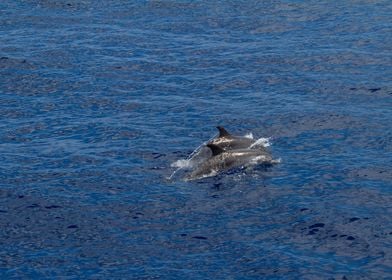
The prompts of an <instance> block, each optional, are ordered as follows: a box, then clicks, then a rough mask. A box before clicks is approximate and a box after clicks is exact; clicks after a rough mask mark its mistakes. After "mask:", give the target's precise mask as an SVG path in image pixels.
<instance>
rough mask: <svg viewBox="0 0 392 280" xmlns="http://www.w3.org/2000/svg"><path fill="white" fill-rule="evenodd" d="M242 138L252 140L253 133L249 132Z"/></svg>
mask: <svg viewBox="0 0 392 280" xmlns="http://www.w3.org/2000/svg"><path fill="white" fill-rule="evenodd" d="M244 137H245V138H249V139H253V133H252V132H249V133H247V134H245V135H244Z"/></svg>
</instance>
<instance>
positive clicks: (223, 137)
mask: <svg viewBox="0 0 392 280" xmlns="http://www.w3.org/2000/svg"><path fill="white" fill-rule="evenodd" d="M216 128H217V129H218V130H219V136H218V137H217V138H215V139H213V140H212V141H210V142H209V144H213V145H216V146H219V147H220V148H222V149H224V150H226V151H228V150H235V149H247V148H250V147H251V146H252V144H254V143H255V142H256V141H255V140H253V139H252V138H248V137H241V136H233V135H231V134H230V133H228V132H227V131H226V129H224V128H223V127H221V126H217V127H216Z"/></svg>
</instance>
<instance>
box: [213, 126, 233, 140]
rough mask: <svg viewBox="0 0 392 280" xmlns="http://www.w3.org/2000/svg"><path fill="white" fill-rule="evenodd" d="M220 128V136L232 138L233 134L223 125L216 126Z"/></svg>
mask: <svg viewBox="0 0 392 280" xmlns="http://www.w3.org/2000/svg"><path fill="white" fill-rule="evenodd" d="M216 128H217V129H218V130H219V138H231V137H232V136H231V134H230V133H228V132H227V130H226V129H224V128H223V127H222V126H217V127H216Z"/></svg>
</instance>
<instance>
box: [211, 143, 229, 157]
mask: <svg viewBox="0 0 392 280" xmlns="http://www.w3.org/2000/svg"><path fill="white" fill-rule="evenodd" d="M207 147H208V148H210V150H211V152H212V155H213V156H217V155H220V154H221V153H223V152H224V151H225V150H223V149H222V148H221V147H219V146H218V145H215V144H207Z"/></svg>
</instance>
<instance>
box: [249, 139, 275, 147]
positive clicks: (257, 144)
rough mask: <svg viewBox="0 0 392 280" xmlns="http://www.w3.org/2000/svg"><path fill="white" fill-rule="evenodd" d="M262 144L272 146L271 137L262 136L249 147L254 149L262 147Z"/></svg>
mask: <svg viewBox="0 0 392 280" xmlns="http://www.w3.org/2000/svg"><path fill="white" fill-rule="evenodd" d="M260 146H263V147H269V146H271V137H269V138H264V137H261V138H259V139H257V140H256V141H255V142H254V143H253V144H252V145H250V147H249V148H250V149H252V148H254V147H260Z"/></svg>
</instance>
